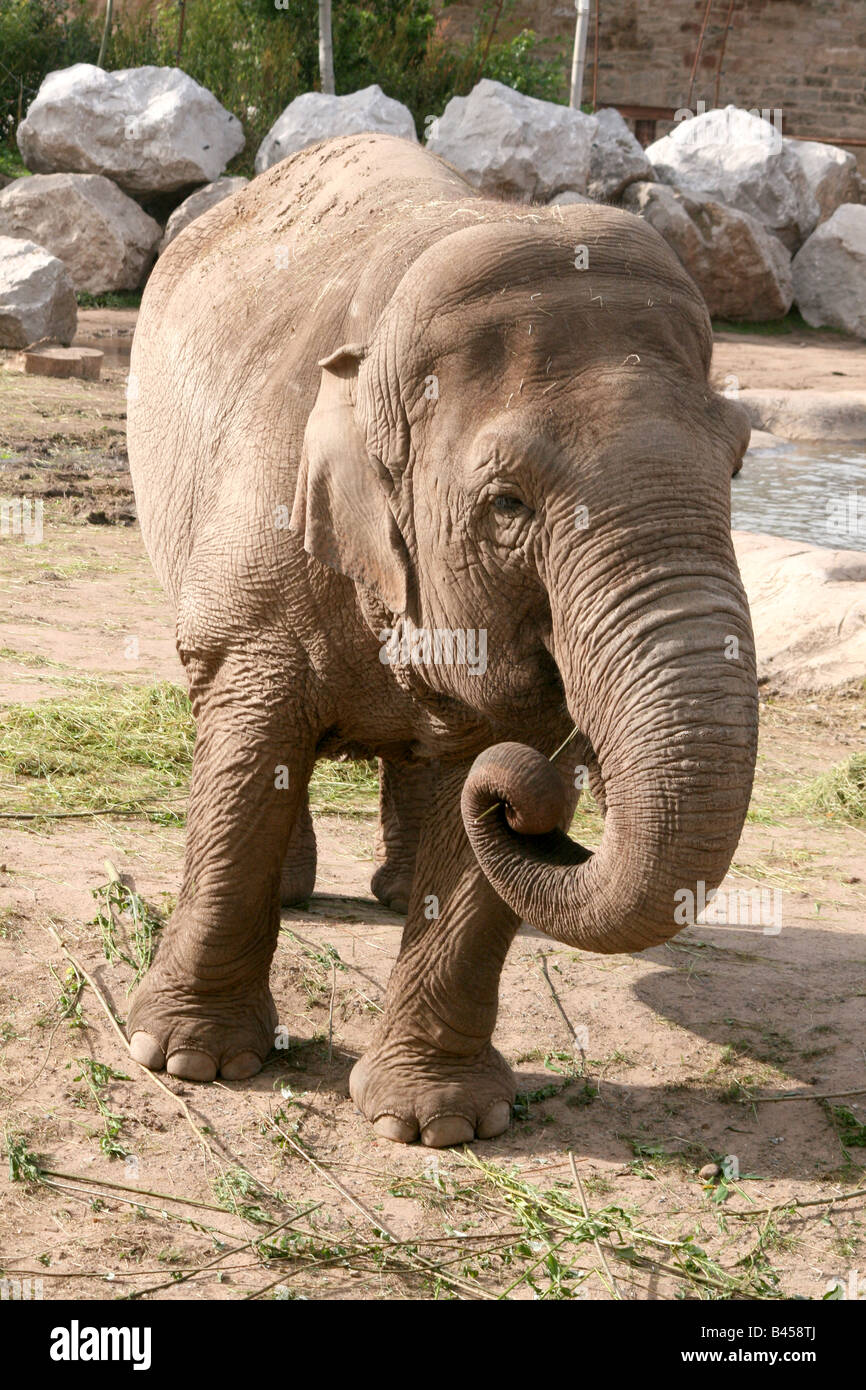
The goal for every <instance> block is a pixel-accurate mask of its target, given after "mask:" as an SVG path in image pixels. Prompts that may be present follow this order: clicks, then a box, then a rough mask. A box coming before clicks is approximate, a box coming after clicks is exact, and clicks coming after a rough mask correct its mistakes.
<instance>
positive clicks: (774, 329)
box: [713, 309, 845, 337]
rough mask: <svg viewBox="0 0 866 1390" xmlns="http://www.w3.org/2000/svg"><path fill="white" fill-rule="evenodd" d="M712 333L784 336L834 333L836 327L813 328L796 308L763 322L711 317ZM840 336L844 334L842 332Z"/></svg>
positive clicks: (837, 333)
mask: <svg viewBox="0 0 866 1390" xmlns="http://www.w3.org/2000/svg"><path fill="white" fill-rule="evenodd" d="M713 332H714V333H747V334H752V335H754V334H756V333H757V334H765V333H768V334H772V335H773V336H785V335H789V334H791V333H834V334H836V336H837V337H838V336H840V335H839V330H838V329H836V328H813V327H812V325H811V324H810V323H807V322H806V320H805V319H804V318H803V315H802V314H801V313H800V312H799V310H797V309H792V310H791V311H790V313H788V314H786V315H785V317H784V318H783V319H769V320H767V321H766V322H764V323H753V322H751V320H749V319H713ZM841 336H843V337H844V336H845V335H844V334H843V335H841Z"/></svg>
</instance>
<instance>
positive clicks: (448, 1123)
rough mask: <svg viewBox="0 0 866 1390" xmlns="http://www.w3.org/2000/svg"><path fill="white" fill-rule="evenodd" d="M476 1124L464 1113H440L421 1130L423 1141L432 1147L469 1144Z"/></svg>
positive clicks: (441, 1147)
mask: <svg viewBox="0 0 866 1390" xmlns="http://www.w3.org/2000/svg"><path fill="white" fill-rule="evenodd" d="M474 1138H475V1126H474V1125H472V1124H471V1123H470V1122H469V1120H467V1119H466V1118H465V1116H463V1115H439V1116H437V1118H436V1119H435V1120H431V1121H430V1123H429V1124H428V1125H425V1126H424V1129H423V1130H422V1131H421V1142H422V1144H426V1145H427V1146H428V1147H429V1148H431V1149H447V1148H450V1147H451V1145H452V1144H469V1143H471V1141H472V1140H473V1139H474Z"/></svg>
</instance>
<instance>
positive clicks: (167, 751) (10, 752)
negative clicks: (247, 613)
mask: <svg viewBox="0 0 866 1390" xmlns="http://www.w3.org/2000/svg"><path fill="white" fill-rule="evenodd" d="M194 737H195V731H194V726H193V721H192V715H191V713H190V707H189V701H188V700H187V697H186V695H185V694H184V693H183V691H182V690H181V689H180V688H179V687H178V686H176V685H172V684H170V683H169V682H167V681H161V682H159V683H158V684H156V685H151V686H135V687H129V688H128V689H126V690H117V689H116V688H115V687H114V686H112V685H110V684H109V683H108V682H97V683H95V684H94V686H93V688H92V689H91V690H90V691H88V692H87V694H86V695H84V694H82V695H81V696H75V697H71V698H69V699H66V700H57V701H51V702H49V701H47V700H46V701H41V702H40V703H38V704H36V705H9V706H7V707H6V708H5V709H4V711H3V727H2V732H0V806H2V809H3V810H9V811H11V810H23V811H40V810H54V811H72V810H83V811H101V810H104V809H105V808H106V807H109V806H115V805H117V804H118V803H123V804H128V805H129V806H130V807H135V806H138V805H140V804H141V803H142V802H151V801H154V800H165V799H168V798H169V797H171V796H172V794H174V798H175V799H176V798H177V794H178V792H179V791H180V790H181V789H182V790H184V791H185V790H186V786H187V782H188V779H189V771H190V766H191V763H192V748H193V742H194Z"/></svg>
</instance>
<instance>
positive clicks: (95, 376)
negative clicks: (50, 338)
mask: <svg viewBox="0 0 866 1390" xmlns="http://www.w3.org/2000/svg"><path fill="white" fill-rule="evenodd" d="M102 357H103V354H102V353H101V352H100V351H99V349H98V348H87V347H40V348H33V350H32V351H30V352H25V353H24V370H25V372H26V373H27V374H28V375H29V376H80V377H83V378H84V380H85V381H98V380H99V373H100V370H101V367H102Z"/></svg>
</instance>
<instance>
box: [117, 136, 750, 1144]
mask: <svg viewBox="0 0 866 1390" xmlns="http://www.w3.org/2000/svg"><path fill="white" fill-rule="evenodd" d="M711 350H712V334H711V327H710V323H709V319H708V315H707V311H706V308H705V305H704V303H703V300H702V299H701V296H700V293H699V292H698V290H697V288H696V287H695V285H694V284H693V282H692V281H691V280H690V278H689V277H688V275H687V274H686V272H685V271H684V270H683V268H682V267H681V265H680V263H679V261H678V260H677V259H676V257H675V256H674V254H673V252H672V251H670V250H669V248H668V247H667V245H666V244H665V242H664V241H663V240H662V238H661V237H660V236H659V235H658V234H657V233H656V232H655V231H654V230H653V229H652V228H650V227H649V226H648V225H647V224H646V223H645V222H644V221H642V220H640V219H639V218H637V217H636V216H633V215H632V214H631V213H628V212H625V211H622V210H618V209H616V208H613V207H609V206H602V205H591V204H576V205H569V206H559V207H539V206H533V205H526V204H519V203H516V202H507V201H501V200H497V199H495V198H491V197H489V196H486V195H482V194H481V193H480V192H478V191H477V190H476V189H474V188H473V187H471V186H470V185H469V184H468V183H467V182H466V181H465V180H464V179H463V178H462V176H461V175H460V174H459V173H458V172H457V171H456V170H454V169H453V168H451V167H450V166H449V165H448V164H446V163H445V162H443V161H442V160H440V159H438V158H436V157H435V156H434V155H432V154H431V153H429V152H428V151H426V150H424V149H423V148H422V147H420V146H416V145H414V144H412V143H410V142H408V141H404V140H401V139H399V138H398V137H394V136H388V135H383V134H365V135H353V136H348V137H343V138H339V139H336V140H330V141H326V142H324V143H320V144H318V145H314V146H311V147H309V148H307V149H304V150H302V151H300V152H298V153H296V154H294V155H292V156H290V157H289V158H288V159H286V160H284V161H283V162H282V163H280V164H278V165H276V166H274V167H273V168H272V169H270V170H269V171H268V172H266V173H265V174H263V175H262V176H260V177H259V178H257V179H255V180H254V181H253V182H252V183H251V184H249V185H248V186H247V187H246V188H245V189H243V190H242V191H241V192H239V193H237V194H235V195H234V196H233V197H232V198H230V199H227V200H226V201H224V202H222V203H220V204H219V205H218V206H217V207H215V208H213V209H211V210H210V211H209V212H207V213H206V214H204V215H203V216H202V217H201V218H199V219H197V220H196V221H195V222H193V223H192V224H191V225H190V226H189V227H187V228H186V229H185V231H184V232H183V233H182V234H181V235H180V236H179V237H177V238H176V239H175V241H174V242H173V243H172V244H171V246H170V247H169V248H168V249H167V251H166V252H165V254H164V255H163V256H162V257H161V258H160V260H159V262H158V264H157V266H156V268H155V270H154V271H153V274H152V275H151V278H150V280H149V282H148V284H147V287H146V290H145V293H144V296H143V300H142V305H141V311H140V317H139V321H138V325H137V329H136V333H135V339H134V344H133V349H132V361H131V368H130V383H131V389H130V392H129V395H130V401H129V423H128V438H129V459H130V467H131V471H132V477H133V482H134V488H135V495H136V501H137V507H138V515H139V518H140V523H141V529H142V534H143V538H144V542H145V545H146V548H147V551H148V553H149V555H150V558H151V561H152V564H153V566H154V568H155V571H156V574H157V576H158V578H159V580H160V582H161V583H162V585H163V587H164V589H165V591H166V593H167V595H168V596H169V599H170V601H171V604H172V607H173V610H174V613H175V615H176V618H175V621H176V643H177V650H178V653H179V656H180V659H181V662H182V663H183V666H184V668H185V674H186V678H187V681H188V686H189V694H190V699H191V703H192V710H193V714H194V717H195V721H196V726H197V736H196V743H195V749H194V757H193V767H192V776H191V784H190V793H189V808H188V817H187V828H186V847H185V863H184V870H183V879H182V884H181V887H180V891H179V894H178V898H177V903H176V906H175V909H174V912H173V914H172V916H171V918H170V920H169V922H168V923H167V925H166V928H165V930H164V932H163V939H162V941H161V943H160V945H159V948H158V950H157V953H156V955H155V959H154V961H153V964H152V966H151V968H150V971H149V973H148V974H147V975H146V976H145V977H144V979H143V980H142V981H141V982H140V984H139V985H138V987H137V990H136V992H135V993H134V995H133V998H132V1002H131V1008H130V1014H129V1020H128V1035H129V1042H130V1049H131V1053H132V1056H133V1057H134V1058H135V1059H136V1060H137V1061H138V1062H140V1063H142V1064H143V1065H144V1066H145V1067H147V1068H150V1069H152V1070H161V1069H167V1071H168V1072H169V1073H171V1074H173V1075H175V1076H177V1077H182V1078H187V1079H189V1080H193V1081H201V1082H206V1081H210V1080H213V1079H214V1078H215V1077H216V1076H217V1075H218V1074H220V1075H222V1077H223V1078H226V1079H228V1080H235V1081H242V1080H245V1079H247V1078H249V1077H251V1076H253V1075H254V1074H255V1073H256V1072H257V1071H259V1070H260V1068H261V1066H262V1064H263V1062H264V1060H265V1059H266V1057H267V1056H268V1053H269V1051H270V1049H271V1048H272V1046H273V1044H274V1032H275V1028H276V1027H277V1011H276V1007H275V1004H274V1001H273V999H272V996H271V993H270V990H269V983H268V977H269V967H270V962H271V958H272V956H273V953H274V950H275V946H276V940H277V932H278V929H279V920H280V917H279V914H280V906H281V903H288V902H292V901H297V900H299V899H302V898H304V897H305V896H306V895H308V894H309V893H310V892H311V891H312V889H313V885H314V882H315V872H316V849H315V835H314V830H313V824H312V820H311V816H310V811H309V804H308V793H307V786H308V781H309V778H310V775H311V772H312V770H313V767H314V764H315V762H316V760H317V759H318V758H321V757H336V756H344V757H348V758H369V759H378V760H379V768H380V808H381V822H380V830H379V835H378V839H377V866H376V872H375V875H374V878H373V884H372V887H373V891H374V893H375V894H376V895H377V897H379V898H380V899H381V900H382V901H383V902H385V903H389V904H390V905H392V906H394V907H396V908H399V909H403V910H405V911H406V914H407V915H406V921H405V927H404V930H403V935H402V942H401V947H400V952H399V956H398V959H397V960H396V962H395V965H394V968H393V971H392V974H391V978H390V981H389V983H388V988H387V995H386V999H385V1005H384V1010H383V1014H382V1017H381V1019H380V1021H379V1023H378V1025H377V1029H376V1032H375V1034H374V1036H373V1038H372V1041H371V1044H370V1047H369V1049H368V1051H367V1052H366V1053H365V1054H364V1055H363V1056H362V1057H361V1059H360V1060H359V1061H357V1063H356V1064H355V1065H354V1067H353V1069H352V1073H351V1078H350V1082H349V1086H350V1092H351V1095H352V1098H353V1100H354V1102H355V1105H356V1106H357V1107H358V1109H359V1110H360V1111H361V1112H362V1113H363V1114H364V1116H365V1117H366V1118H367V1120H368V1121H369V1122H370V1123H371V1124H372V1126H373V1129H374V1131H375V1132H376V1133H377V1134H379V1135H381V1136H384V1137H386V1138H388V1139H391V1140H394V1141H396V1142H401V1143H410V1142H413V1141H415V1140H417V1139H419V1138H420V1139H421V1141H422V1142H423V1143H425V1144H427V1145H431V1146H433V1147H443V1146H447V1145H453V1144H460V1143H465V1142H469V1141H471V1140H473V1139H475V1138H478V1139H489V1138H492V1137H495V1136H496V1135H499V1134H501V1133H502V1132H503V1131H504V1130H505V1129H506V1128H507V1126H508V1124H509V1119H510V1111H511V1106H512V1102H513V1099H514V1094H515V1083H514V1077H513V1074H512V1072H511V1070H510V1068H509V1066H508V1065H507V1063H506V1061H505V1060H504V1058H503V1057H502V1056H501V1055H500V1054H499V1053H498V1052H497V1051H496V1049H495V1048H494V1046H493V1044H492V1042H491V1036H492V1033H493V1029H494V1024H495V1021H496V1013H497V996H498V986H499V976H500V973H501V969H502V965H503V961H504V959H505V956H506V953H507V951H508V949H509V945H510V943H511V941H512V939H513V937H514V936H515V933H516V932H517V930H518V929H519V927H520V925H521V923H522V922H527V923H529V924H530V925H531V926H533V927H536V928H538V929H539V930H540V931H542V932H544V933H546V934H547V935H548V936H550V937H552V938H554V939H555V940H557V941H560V942H566V943H569V944H570V945H571V946H573V947H575V948H576V949H580V950H584V951H600V952H629V951H641V950H643V949H645V948H648V947H650V946H653V945H656V944H659V943H661V942H663V941H665V940H667V939H668V938H669V937H671V936H673V935H674V934H675V932H677V931H678V930H680V929H681V921H680V922H679V923H678V922H677V921H676V920H675V917H674V896H675V894H676V893H677V892H678V890H681V889H683V888H684V887H688V885H689V884H692V885H695V884H697V883H703V884H705V885H706V891H707V892H709V891H710V890H712V889H713V888H715V887H716V886H717V885H718V884H719V883H720V882H721V880H722V879H723V877H724V875H725V873H726V872H727V869H728V866H729V863H730V860H731V857H732V855H733V853H734V850H735V848H736V845H737V843H738V838H739V835H740V832H741V829H742V825H743V821H744V818H745V815H746V810H747V807H748V803H749V798H750V793H751V784H752V776H753V771H754V765H755V756H756V726H757V683H756V676H755V653H754V642H753V637H752V632H751V625H750V619H749V612H748V605H747V601H746V597H745V593H744V591H743V587H742V584H741V581H740V576H739V572H738V569H737V564H736V560H735V557H734V552H733V548H732V543H731V535H730V478H731V476H732V474H733V473H735V472H736V471H737V469H738V468H739V466H740V464H741V461H742V457H743V453H744V451H745V448H746V446H747V443H748V438H749V423H748V419H747V417H746V415H745V412H744V411H743V409H742V408H741V407H740V406H739V405H737V404H736V402H735V401H733V400H729V399H727V398H725V397H723V396H721V395H719V394H717V393H716V392H715V391H714V390H713V389H711V387H710V385H709V384H708V369H709V363H710V357H711ZM563 746H564V747H563ZM586 785H588V786H589V787H590V789H591V790H592V792H593V794H594V796H595V798H596V800H597V801H598V803H599V806H600V808H601V810H602V812H603V816H604V821H603V830H602V832H601V838H600V843H599V845H598V847H597V848H596V850H595V851H594V852H593V853H590V851H589V850H588V849H586V848H584V847H583V846H581V845H579V844H578V843H577V842H576V841H574V840H572V839H571V838H570V837H569V835H568V833H567V832H568V827H569V825H570V823H571V819H572V815H573V812H574V808H575V805H576V802H577V798H578V796H579V794H580V791H581V790H582V788H583V787H585V786H586Z"/></svg>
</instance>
